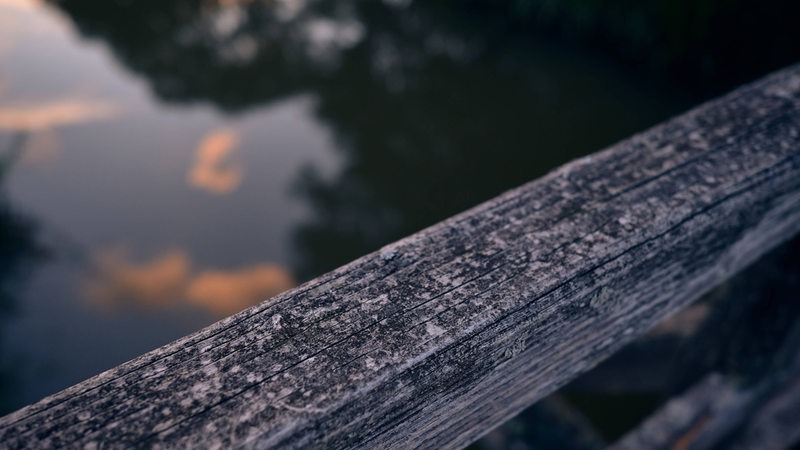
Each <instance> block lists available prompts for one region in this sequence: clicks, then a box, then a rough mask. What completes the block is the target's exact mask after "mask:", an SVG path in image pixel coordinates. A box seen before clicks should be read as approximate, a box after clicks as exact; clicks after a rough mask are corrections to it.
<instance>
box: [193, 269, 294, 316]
mask: <svg viewBox="0 0 800 450" xmlns="http://www.w3.org/2000/svg"><path fill="white" fill-rule="evenodd" d="M294 286H295V280H294V277H292V275H291V274H290V273H289V272H288V271H287V270H286V269H284V268H283V267H280V266H276V265H268V264H263V265H258V266H255V267H246V268H244V269H240V270H233V271H221V270H209V271H205V272H202V273H200V274H199V275H197V276H195V277H194V278H192V280H190V282H189V285H188V287H187V289H186V298H187V299H188V300H189V301H190V302H192V303H193V304H195V305H198V306H202V307H204V308H206V309H208V310H210V311H211V312H213V313H214V314H215V315H217V316H219V317H225V316H228V315H231V314H233V313H236V312H238V311H241V310H243V309H245V308H247V307H248V306H251V305H255V304H257V303H258V302H260V301H262V300H265V299H267V298H270V297H274V296H275V295H277V294H280V293H281V292H283V291H285V290H288V289H291V288H292V287H294Z"/></svg>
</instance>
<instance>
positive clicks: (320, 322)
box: [0, 66, 800, 449]
mask: <svg viewBox="0 0 800 450" xmlns="http://www.w3.org/2000/svg"><path fill="white" fill-rule="evenodd" d="M576 132H580V131H579V130H576ZM487 151H491V149H487ZM799 230H800V66H794V67H791V68H789V69H786V70H784V71H782V72H779V73H777V74H774V75H772V76H770V77H768V78H766V79H764V80H762V81H759V82H757V83H755V84H753V85H750V86H747V87H744V88H742V89H739V90H738V91H736V92H734V93H732V94H729V95H727V96H725V97H724V98H721V99H719V100H717V101H714V102H711V103H708V104H705V105H702V106H700V107H698V108H696V109H694V110H693V111H691V112H689V113H687V114H685V115H683V116H681V117H679V118H677V119H674V120H672V121H670V122H667V123H665V124H663V125H660V126H658V127H655V128H653V129H651V130H649V131H646V132H644V133H642V134H640V135H637V136H634V137H632V138H630V139H628V140H626V141H624V142H622V143H620V144H617V145H615V146H613V147H611V148H609V149H607V150H605V151H603V152H600V153H597V154H594V155H592V156H589V157H586V158H583V159H580V160H577V161H574V162H572V163H570V164H567V165H565V166H563V167H561V168H559V169H557V170H555V171H554V172H552V173H550V174H549V175H547V176H545V177H543V178H541V179H539V180H536V181H534V182H531V183H529V184H527V185H524V186H522V187H520V188H518V189H515V190H513V191H510V192H508V193H506V194H504V195H501V196H500V197H498V198H496V199H494V200H491V201H489V202H487V203H484V204H482V205H479V206H477V207H476V208H474V209H472V210H469V211H467V212H465V213H462V214H460V215H458V216H456V217H453V218H451V219H449V220H446V221H444V222H442V223H440V224H437V225H435V226H433V227H430V228H428V229H426V230H423V231H421V232H419V233H417V234H414V235H412V236H410V237H408V238H406V239H403V240H401V241H398V242H396V243H394V244H391V245H389V246H387V247H385V248H383V249H382V250H380V251H379V252H376V253H373V254H370V255H367V256H365V257H363V258H361V259H359V260H357V261H355V262H353V263H351V264H349V265H346V266H344V267H342V268H340V269H338V270H336V271H333V272H331V273H329V274H327V275H324V276H322V277H320V278H318V279H315V280H313V281H311V282H309V283H306V284H304V285H303V286H301V287H299V288H297V289H295V290H293V291H290V292H288V293H285V294H283V295H280V296H278V297H276V298H274V299H272V300H270V301H268V302H265V303H262V304H261V305H258V306H256V307H253V308H251V309H248V310H246V311H244V312H242V313H240V314H237V315H235V316H233V317H231V318H228V319H226V320H223V321H221V322H218V323H216V324H214V325H212V326H210V327H208V328H206V329H204V330H202V331H200V332H198V333H196V334H193V335H190V336H187V337H185V338H183V339H181V340H179V341H176V342H174V343H172V344H169V345H166V346H164V347H162V348H160V349H157V350H155V351H153V352H151V353H148V354H146V355H144V356H141V357H139V358H137V359H135V360H133V361H131V362H128V363H126V364H123V365H121V366H119V367H117V368H115V369H112V370H110V371H107V372H105V373H102V374H100V375H98V376H96V377H94V378H91V379H89V380H87V381H85V382H83V383H81V384H78V385H76V386H73V387H71V388H69V389H67V390H65V391H63V392H61V393H58V394H56V395H53V396H51V397H48V398H46V399H44V400H42V401H41V402H39V403H36V404H34V405H31V406H29V407H26V408H24V409H22V410H20V411H17V412H15V413H12V414H10V415H8V416H6V417H4V418H2V419H0V442H2V443H3V445H4V446H7V447H11V448H20V447H37V448H40V447H76V448H86V449H91V448H99V447H102V448H128V447H134V446H138V447H152V448H166V447H180V448H199V447H203V448H229V447H239V448H267V447H273V446H280V447H294V448H313V447H324V448H408V447H419V446H421V447H435V448H458V447H461V446H463V445H466V444H468V443H469V442H471V441H473V440H475V439H476V438H477V437H479V436H480V435H482V434H483V433H485V432H487V431H489V430H490V429H491V428H493V427H495V426H496V425H498V424H500V423H501V422H503V421H504V420H506V419H508V418H509V417H511V416H512V415H514V414H516V413H518V412H519V411H521V410H522V409H523V408H525V407H526V406H528V405H530V404H531V403H533V402H534V401H536V400H537V399H539V398H541V397H543V396H544V395H546V394H548V393H550V392H552V391H553V390H555V389H556V388H558V387H559V386H561V385H563V384H564V383H566V382H567V381H568V380H570V379H571V378H573V377H575V376H576V375H577V374H579V373H581V372H583V371H585V370H587V369H588V368H590V367H592V366H593V365H595V364H596V363H597V362H599V361H600V360H602V359H603V358H605V357H607V356H608V355H609V354H610V353H612V352H613V351H615V350H616V349H618V348H619V347H620V346H622V345H623V344H624V343H626V342H628V341H629V340H631V339H632V338H634V337H635V336H637V335H639V334H641V333H643V332H644V331H645V330H647V329H648V328H649V327H650V326H651V325H653V324H654V323H655V322H657V321H658V320H660V319H662V318H664V317H666V316H668V315H669V314H671V313H673V312H674V311H676V310H678V309H680V308H681V307H683V306H685V305H686V304H687V303H688V302H690V301H691V300H694V299H695V298H697V297H698V296H699V295H701V294H702V293H703V292H705V291H706V290H707V289H709V288H711V287H712V286H714V285H715V284H717V283H718V282H720V281H722V280H724V279H726V278H727V277H729V276H730V275H731V274H733V273H735V272H736V271H738V270H740V269H741V268H743V267H744V266H745V265H747V264H748V263H750V262H752V261H753V260H755V259H756V258H757V257H758V256H759V255H761V254H762V253H764V252H766V251H768V250H769V249H770V248H771V247H773V246H775V245H777V244H778V243H780V242H782V241H784V240H786V239H788V238H790V237H791V236H792V235H793V234H795V233H797V232H798V231H799Z"/></svg>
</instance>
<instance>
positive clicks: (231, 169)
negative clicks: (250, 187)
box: [187, 130, 244, 195]
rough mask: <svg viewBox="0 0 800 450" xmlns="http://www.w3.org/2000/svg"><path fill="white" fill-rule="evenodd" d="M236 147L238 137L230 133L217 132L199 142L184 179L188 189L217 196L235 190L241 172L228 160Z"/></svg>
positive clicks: (238, 166)
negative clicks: (192, 188) (189, 186)
mask: <svg viewBox="0 0 800 450" xmlns="http://www.w3.org/2000/svg"><path fill="white" fill-rule="evenodd" d="M238 143H239V135H238V133H236V132H235V131H232V130H217V131H214V132H212V133H210V134H208V135H207V136H206V137H205V138H203V141H202V142H200V145H199V146H198V147H197V151H196V155H195V161H194V164H193V165H192V167H191V169H190V170H189V173H188V175H187V182H188V183H189V185H191V186H193V187H196V188H198V189H203V190H205V191H207V192H210V193H212V194H217V195H221V194H228V193H230V192H233V191H234V190H235V189H236V188H237V187H239V184H240V183H241V182H242V178H243V176H244V169H243V168H242V166H241V165H239V164H236V163H233V162H231V161H230V159H229V158H230V155H231V153H232V152H233V150H234V149H235V148H236V146H237V144H238Z"/></svg>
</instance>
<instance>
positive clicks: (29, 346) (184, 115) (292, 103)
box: [0, 0, 692, 411]
mask: <svg viewBox="0 0 800 450" xmlns="http://www.w3.org/2000/svg"><path fill="white" fill-rule="evenodd" d="M431 3H435V2H425V4H423V3H422V2H415V3H412V2H410V1H401V0H394V1H389V0H385V1H383V2H378V1H369V2H356V1H339V2H336V3H331V2H314V1H289V0H282V1H274V2H263V3H262V2H257V1H243V0H242V1H236V0H226V1H219V2H213V1H205V2H200V1H196V2H195V1H188V0H175V1H166V0H164V1H152V2H148V1H140V2H122V1H120V2H112V1H109V0H102V1H101V0H98V1H88V0H83V1H62V2H54V3H40V2H37V1H34V0H0V162H2V168H3V171H2V174H1V175H0V233H2V234H1V235H0V236H1V237H0V239H2V246H1V247H0V251H2V266H1V267H0V269H1V270H2V271H1V272H0V306H2V309H0V311H2V312H0V314H1V316H0V336H2V340H1V341H0V349H1V352H0V358H1V360H0V363H1V364H2V365H1V366H0V404H1V405H2V411H9V410H13V409H16V408H18V407H20V406H23V405H25V404H27V403H31V402H34V401H36V400H39V399H40V398H42V397H43V396H46V395H48V394H51V393H53V392H56V391H58V390H60V389H63V388H65V387H67V386H69V385H72V384H74V383H76V382H79V381H81V380H82V379H85V378H87V377H89V376H91V375H94V374H96V373H98V372H100V371H102V370H105V369H108V368H110V367H113V366H115V365H117V364H119V363H122V362H124V361H126V360H128V359H130V358H132V357H135V356H137V355H139V354H141V353H143V352H146V351H148V350H151V349H153V348H155V347H157V346H160V345H162V344H165V343H167V342H169V341H171V340H173V339H175V338H177V337H180V336H182V335H185V334H187V333H190V332H192V331H194V330H197V329H199V328H201V327H203V326H205V325H208V324H210V323H212V322H214V321H216V320H218V319H220V318H222V317H225V316H227V315H229V314H232V313H234V312H236V311H238V310H240V309H242V308H245V307H247V306H250V305H252V304H255V303H257V302H259V301H261V300H264V299H266V298H268V297H269V296H272V295H275V294H276V293H278V292H280V291H282V290H284V289H288V288H290V287H292V286H293V285H295V284H297V283H298V282H301V281H303V280H306V279H308V278H310V277H313V276H316V275H318V274H320V273H323V272H324V271H327V270H330V269H332V268H335V267H336V266H338V265H340V264H343V263H345V262H348V261H349V260H351V259H353V258H355V257H358V256H360V255H362V254H364V253H366V252H368V251H372V250H374V249H376V248H377V247H379V246H380V245H383V244H385V243H387V242H390V241H392V240H395V239H397V238H400V237H402V236H404V235H407V234H409V233H411V232H414V231H416V230H418V229H420V228H422V227H424V226H427V225H430V224H432V223H435V222H436V221H438V220H441V219H443V218H445V217H448V216H450V215H452V214H454V213H456V212H459V211H461V210H463V209H465V208H468V207H470V206H473V205H474V204H477V203H478V202H480V201H483V200H486V199H488V198H491V197H492V196H494V195H497V194H499V193H500V192H502V191H504V190H506V189H509V188H511V187H514V186H516V185H519V184H521V183H523V182H525V181H528V180H531V179H534V178H536V177H538V176H540V175H542V174H544V173H545V172H547V171H548V170H550V169H551V168H553V167H555V166H557V165H558V164H561V163H563V162H566V161H568V160H570V159H572V158H574V157H577V156H579V155H582V154H586V153H588V152H592V151H595V150H598V149H600V148H602V147H603V146H605V145H608V144H611V143H613V142H614V141H616V140H618V139H620V138H623V137H625V136H627V135H629V134H631V133H633V132H636V131H639V130H641V129H643V128H645V127H646V126H648V125H650V124H653V123H656V122H659V121H661V120H663V119H665V118H667V117H669V116H670V115H672V114H675V113H677V112H679V111H681V110H683V109H685V108H687V107H688V106H690V103H691V101H692V99H691V98H690V97H689V96H687V95H686V94H684V93H683V92H682V91H680V90H678V89H676V88H672V87H669V86H667V85H664V84H659V83H656V82H650V81H647V80H642V79H638V78H635V77H633V76H632V75H631V74H630V73H629V72H628V71H626V70H624V69H622V68H620V67H617V66H615V65H613V64H612V63H609V62H607V61H606V60H604V59H602V58H600V57H597V56H593V55H590V54H585V53H582V52H579V51H577V50H575V49H570V48H563V47H559V46H558V45H556V44H553V43H548V42H545V41H543V40H536V39H528V38H523V37H520V36H518V35H515V34H513V33H509V32H507V31H506V30H505V29H504V28H503V27H502V26H501V24H498V22H496V21H493V20H488V19H487V18H485V17H483V16H482V15H480V14H475V13H473V12H471V11H470V10H468V9H464V10H460V9H458V8H452V5H451V7H450V8H446V7H442V6H441V5H439V6H437V5H434V4H431Z"/></svg>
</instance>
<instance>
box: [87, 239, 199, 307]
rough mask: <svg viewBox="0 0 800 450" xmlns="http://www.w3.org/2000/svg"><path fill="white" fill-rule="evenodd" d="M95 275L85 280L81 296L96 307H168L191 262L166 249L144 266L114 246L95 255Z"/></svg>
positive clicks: (185, 276)
mask: <svg viewBox="0 0 800 450" xmlns="http://www.w3.org/2000/svg"><path fill="white" fill-rule="evenodd" d="M94 261H95V266H96V268H97V273H95V274H94V276H93V277H92V278H89V279H87V280H86V282H85V283H84V286H83V290H84V296H85V297H86V298H87V299H88V300H89V301H91V302H92V303H93V304H94V305H95V306H99V307H102V308H104V309H109V310H111V309H115V308H118V307H120V306H123V305H126V304H133V306H140V307H145V308H157V307H166V306H170V304H172V303H173V302H175V301H178V300H180V294H181V291H182V290H183V286H184V284H185V283H186V279H187V277H188V276H189V270H190V262H189V258H188V257H187V256H186V254H185V253H184V252H183V251H180V250H168V251H167V252H166V253H164V254H163V255H161V256H159V257H157V258H155V259H154V260H152V261H150V262H147V263H139V264H137V263H135V262H132V261H131V260H130V258H129V255H128V251H127V250H125V249H124V248H121V247H117V248H112V249H106V250H101V251H98V252H97V253H96V254H95V256H94Z"/></svg>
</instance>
